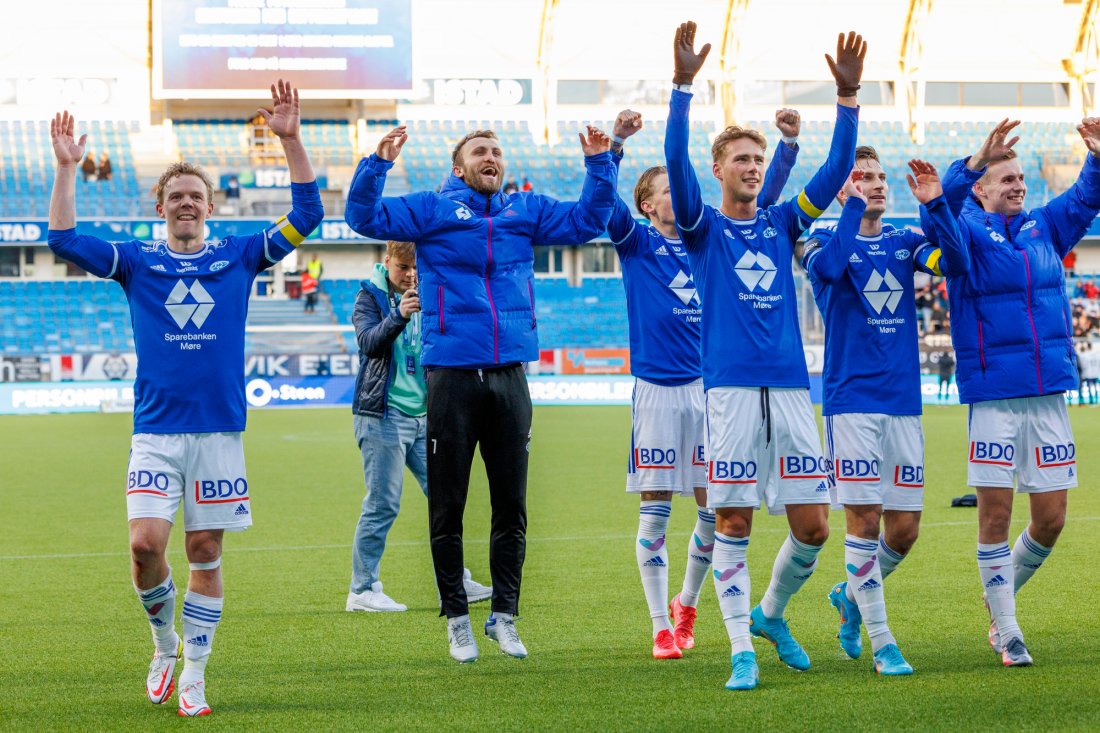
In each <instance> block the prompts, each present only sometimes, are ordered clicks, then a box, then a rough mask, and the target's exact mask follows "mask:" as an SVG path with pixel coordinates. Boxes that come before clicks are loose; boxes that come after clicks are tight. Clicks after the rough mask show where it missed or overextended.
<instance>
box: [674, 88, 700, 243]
mask: <svg viewBox="0 0 1100 733" xmlns="http://www.w3.org/2000/svg"><path fill="white" fill-rule="evenodd" d="M690 108H691V94H689V93H687V92H681V91H680V90H679V89H673V90H672V98H671V99H670V100H669V103H668V124H667V125H666V126H665V165H667V166H668V187H669V191H670V192H671V194H672V213H673V215H674V216H675V217H676V228H677V229H679V230H680V236H681V237H682V239H683V240H684V245H685V246H686V247H688V248H689V249H694V248H695V247H696V246H697V244H699V243H701V242H702V241H703V239H704V238H705V235H706V232H705V231H704V230H705V228H706V227H705V226H704V227H701V226H700V223H701V222H702V221H703V211H704V206H703V192H702V191H701V190H700V188H699V178H698V177H697V176H696V175H695V169H694V168H693V167H692V166H691V158H690V156H689V155H688V135H689V128H688V110H689V109H690Z"/></svg>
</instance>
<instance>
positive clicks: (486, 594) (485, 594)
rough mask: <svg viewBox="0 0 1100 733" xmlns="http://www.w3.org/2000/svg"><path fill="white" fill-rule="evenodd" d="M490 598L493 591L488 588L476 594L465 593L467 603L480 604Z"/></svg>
mask: <svg viewBox="0 0 1100 733" xmlns="http://www.w3.org/2000/svg"><path fill="white" fill-rule="evenodd" d="M492 597H493V589H492V588H489V589H488V590H484V591H480V592H478V593H471V592H470V591H466V602H467V603H480V602H481V601H487V600H489V599H490V598H492Z"/></svg>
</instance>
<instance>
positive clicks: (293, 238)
mask: <svg viewBox="0 0 1100 733" xmlns="http://www.w3.org/2000/svg"><path fill="white" fill-rule="evenodd" d="M276 233H278V234H282V235H283V236H284V237H285V238H286V241H288V242H290V244H291V246H293V247H298V246H300V245H301V244H302V242H304V241H306V238H305V236H304V235H303V234H302V233H301V232H299V231H298V230H297V229H295V228H294V225H293V224H291V223H290V219H287V218H286V217H285V216H283V217H281V218H280V219H279V220H278V221H276V222H275V224H274V226H272V227H271V229H269V230H268V235H272V234H276Z"/></svg>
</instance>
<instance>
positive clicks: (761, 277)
mask: <svg viewBox="0 0 1100 733" xmlns="http://www.w3.org/2000/svg"><path fill="white" fill-rule="evenodd" d="M733 271H734V272H736V273H737V277H739V278H741V282H743V283H745V287H747V288H748V289H749V290H750V291H753V290H756V287H757V286H758V285H759V286H760V289H761V290H771V287H772V282H774V281H775V274H776V267H775V263H774V262H772V261H771V258H769V257H768V256H767V255H766V254H764V253H763V252H749V251H746V252H745V254H743V255H741V259H739V260H738V261H737V264H736V265H734V266H733Z"/></svg>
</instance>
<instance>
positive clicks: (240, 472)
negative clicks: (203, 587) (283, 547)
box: [126, 433, 252, 532]
mask: <svg viewBox="0 0 1100 733" xmlns="http://www.w3.org/2000/svg"><path fill="white" fill-rule="evenodd" d="M181 499H182V500H183V528H184V530H185V531H187V532H191V531H193V530H199V529H228V530H231V531H238V530H243V529H248V528H249V527H251V526H252V509H251V506H250V502H249V496H248V480H247V479H246V478H245V471H244V444H243V443H242V442H241V434H240V433H180V434H176V435H162V434H152V433H138V434H136V435H134V437H133V440H132V441H131V443H130V466H129V469H128V473H127V476H126V513H127V516H128V517H129V519H143V518H147V517H156V518H159V519H166V520H168V521H169V522H172V521H173V520H174V519H175V516H176V511H177V510H178V509H179V505H180V500H181Z"/></svg>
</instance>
